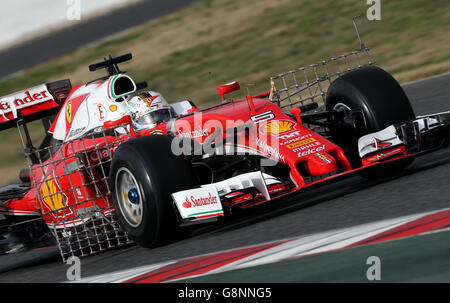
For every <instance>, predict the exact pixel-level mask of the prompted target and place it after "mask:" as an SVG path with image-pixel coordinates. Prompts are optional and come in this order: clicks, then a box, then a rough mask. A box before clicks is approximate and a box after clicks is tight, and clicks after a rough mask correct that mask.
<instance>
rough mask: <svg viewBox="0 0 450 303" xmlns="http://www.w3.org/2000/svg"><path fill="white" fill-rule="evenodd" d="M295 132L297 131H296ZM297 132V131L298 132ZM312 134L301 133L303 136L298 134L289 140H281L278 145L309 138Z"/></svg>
mask: <svg viewBox="0 0 450 303" xmlns="http://www.w3.org/2000/svg"><path fill="white" fill-rule="evenodd" d="M296 133H297V132H296ZM298 133H299V132H298ZM311 136H312V135H311V134H306V135H303V136H300V137H294V138H291V139H289V140H286V141H283V142H281V143H280V145H283V146H284V145H287V144H291V143H294V142H297V141H300V140H304V139H306V138H310V137H311ZM281 137H282V136H280V138H281ZM283 137H284V136H283Z"/></svg>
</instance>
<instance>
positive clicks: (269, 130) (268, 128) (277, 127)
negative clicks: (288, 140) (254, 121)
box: [259, 120, 295, 135]
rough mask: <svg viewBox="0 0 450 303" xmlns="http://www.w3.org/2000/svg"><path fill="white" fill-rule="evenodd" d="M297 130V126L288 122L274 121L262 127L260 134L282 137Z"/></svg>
mask: <svg viewBox="0 0 450 303" xmlns="http://www.w3.org/2000/svg"><path fill="white" fill-rule="evenodd" d="M294 129H295V125H294V123H293V122H291V121H287V120H274V121H270V122H269V123H267V124H264V125H263V126H261V127H260V129H259V130H260V132H262V133H265V134H271V135H280V134H283V133H287V132H290V131H292V130H294Z"/></svg>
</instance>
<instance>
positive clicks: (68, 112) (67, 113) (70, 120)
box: [66, 102, 72, 124]
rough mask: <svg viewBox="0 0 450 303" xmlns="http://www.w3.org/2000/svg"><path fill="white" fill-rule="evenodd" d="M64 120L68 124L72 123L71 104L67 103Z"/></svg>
mask: <svg viewBox="0 0 450 303" xmlns="http://www.w3.org/2000/svg"><path fill="white" fill-rule="evenodd" d="M66 120H67V123H68V124H71V123H72V102H69V103H67V106H66Z"/></svg>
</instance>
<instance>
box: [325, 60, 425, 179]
mask: <svg viewBox="0 0 450 303" xmlns="http://www.w3.org/2000/svg"><path fill="white" fill-rule="evenodd" d="M326 109H327V110H328V111H332V110H343V111H347V112H348V111H350V110H357V111H361V112H362V114H363V117H364V122H365V123H364V124H365V129H362V130H361V129H355V130H353V131H350V133H351V135H349V132H348V129H344V128H338V129H337V130H334V138H335V139H336V141H337V142H336V143H337V144H338V145H340V146H341V147H342V148H343V149H344V151H345V152H346V154H347V157H348V158H349V161H350V163H351V164H352V166H353V167H354V168H355V167H360V166H361V165H362V163H361V158H360V157H359V153H358V147H357V143H358V139H359V137H361V136H362V135H365V134H368V133H372V132H376V131H380V130H382V129H384V128H386V127H388V126H390V125H392V124H395V123H400V122H405V121H407V120H409V119H415V117H416V116H415V114H414V110H413V109H412V107H411V104H410V102H409V100H408V97H407V96H406V94H405V92H404V91H403V89H402V87H401V86H400V84H399V83H398V82H397V81H396V80H395V79H394V78H393V77H392V76H391V75H390V74H389V73H387V72H386V71H384V70H383V69H381V68H379V67H375V66H367V67H362V68H359V69H357V70H354V71H351V72H349V73H347V74H345V75H343V76H342V77H340V78H338V79H336V80H335V81H334V82H333V83H332V84H331V85H330V87H329V89H328V93H327V97H326ZM343 134H345V135H343ZM412 162H413V159H405V160H401V161H396V162H395V163H392V164H390V165H385V166H383V167H380V168H377V167H374V168H373V169H369V170H367V171H365V172H363V173H361V175H362V176H364V177H366V178H369V179H372V178H378V177H382V176H386V175H390V174H392V173H393V172H395V171H398V170H401V169H404V168H406V167H407V166H408V165H410V164H411V163H412Z"/></svg>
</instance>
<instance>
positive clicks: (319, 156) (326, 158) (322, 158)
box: [315, 153, 331, 163]
mask: <svg viewBox="0 0 450 303" xmlns="http://www.w3.org/2000/svg"><path fill="white" fill-rule="evenodd" d="M315 155H316V157H317V158H319V159H321V160H323V161H324V162H325V163H331V160H330V159H328V157H327V156H325V155H323V154H320V153H316V154H315Z"/></svg>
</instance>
